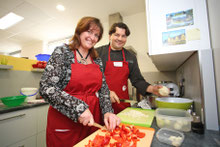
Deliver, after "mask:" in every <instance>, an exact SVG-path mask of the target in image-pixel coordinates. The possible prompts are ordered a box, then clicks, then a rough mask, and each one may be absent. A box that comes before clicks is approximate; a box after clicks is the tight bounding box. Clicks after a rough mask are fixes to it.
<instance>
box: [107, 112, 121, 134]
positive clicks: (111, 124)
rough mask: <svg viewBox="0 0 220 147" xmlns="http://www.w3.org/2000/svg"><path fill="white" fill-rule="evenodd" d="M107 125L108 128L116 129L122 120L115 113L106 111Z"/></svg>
mask: <svg viewBox="0 0 220 147" xmlns="http://www.w3.org/2000/svg"><path fill="white" fill-rule="evenodd" d="M104 122H105V126H106V128H107V129H108V130H114V129H115V127H116V126H119V124H120V123H121V120H120V118H119V117H118V116H116V115H115V114H114V113H109V112H107V113H105V115H104Z"/></svg>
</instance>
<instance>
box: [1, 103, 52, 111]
mask: <svg viewBox="0 0 220 147" xmlns="http://www.w3.org/2000/svg"><path fill="white" fill-rule="evenodd" d="M42 105H48V103H47V102H41V103H27V102H25V103H23V104H22V105H20V106H16V107H7V106H5V105H4V104H3V103H0V114H4V113H8V112H13V111H18V110H24V109H29V108H34V107H39V106H42Z"/></svg>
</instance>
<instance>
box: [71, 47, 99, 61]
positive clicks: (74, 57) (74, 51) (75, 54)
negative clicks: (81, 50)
mask: <svg viewBox="0 0 220 147" xmlns="http://www.w3.org/2000/svg"><path fill="white" fill-rule="evenodd" d="M74 55H75V57H74V59H75V61H76V62H75V63H76V64H78V60H77V58H76V50H74ZM91 60H92V63H93V64H95V62H94V60H93V59H92V58H91Z"/></svg>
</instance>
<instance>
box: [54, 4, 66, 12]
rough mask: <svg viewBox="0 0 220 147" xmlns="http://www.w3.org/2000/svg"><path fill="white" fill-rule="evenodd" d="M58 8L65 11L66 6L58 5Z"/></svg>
mask: <svg viewBox="0 0 220 147" xmlns="http://www.w3.org/2000/svg"><path fill="white" fill-rule="evenodd" d="M56 8H57V10H59V11H64V10H65V7H64V6H63V5H57V6H56Z"/></svg>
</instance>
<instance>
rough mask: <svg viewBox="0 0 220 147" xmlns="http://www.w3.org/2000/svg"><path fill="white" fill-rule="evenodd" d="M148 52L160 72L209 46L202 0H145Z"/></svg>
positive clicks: (203, 1)
mask: <svg viewBox="0 0 220 147" xmlns="http://www.w3.org/2000/svg"><path fill="white" fill-rule="evenodd" d="M146 16H147V29H148V51H149V55H150V57H152V60H153V62H154V64H155V65H156V67H157V68H158V69H159V70H160V71H170V70H176V68H178V67H179V66H180V65H181V64H182V63H183V62H184V61H185V60H187V58H188V57H189V56H190V55H191V54H192V53H193V52H194V51H197V50H202V49H211V47H210V36H209V27H208V18H207V8H206V1H205V0H146Z"/></svg>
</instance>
